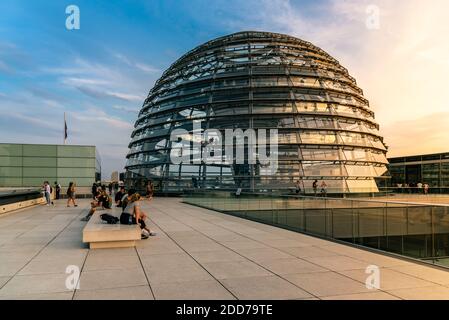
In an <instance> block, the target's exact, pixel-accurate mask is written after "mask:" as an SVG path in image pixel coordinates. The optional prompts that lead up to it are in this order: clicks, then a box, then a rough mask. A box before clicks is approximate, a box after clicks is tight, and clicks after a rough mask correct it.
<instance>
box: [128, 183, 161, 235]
mask: <svg viewBox="0 0 449 320" xmlns="http://www.w3.org/2000/svg"><path fill="white" fill-rule="evenodd" d="M139 200H140V195H139V194H138V193H135V191H134V190H133V189H131V190H129V191H128V204H127V205H126V207H125V208H124V209H123V212H122V214H121V215H120V223H121V224H138V225H139V226H140V229H142V239H147V238H148V236H155V235H156V233H154V232H151V230H150V229H149V228H148V227H147V226H146V224H145V219H146V218H147V215H146V214H145V213H144V212H143V211H142V210H141V208H140V204H139ZM144 231H146V233H145V232H144Z"/></svg>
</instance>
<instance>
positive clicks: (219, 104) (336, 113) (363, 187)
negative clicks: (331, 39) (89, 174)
mask: <svg viewBox="0 0 449 320" xmlns="http://www.w3.org/2000/svg"><path fill="white" fill-rule="evenodd" d="M212 129H213V130H217V131H218V132H219V133H221V136H220V135H219V134H217V135H216V139H214V138H212V139H210V138H208V137H207V136H206V134H205V131H207V130H212ZM238 129H241V130H242V131H245V130H248V129H253V130H257V132H260V131H259V130H264V129H266V130H274V129H276V130H277V135H276V140H277V149H276V148H273V149H271V145H269V144H268V143H266V144H267V145H269V146H266V148H267V149H268V150H267V153H266V155H270V156H275V157H273V158H275V159H276V160H274V161H276V163H275V164H276V165H275V167H276V171H275V172H273V171H270V170H266V166H267V163H265V162H262V161H261V156H262V153H263V152H265V150H264V149H259V145H260V140H258V142H257V143H258V148H257V151H254V149H248V146H249V145H251V143H250V142H249V141H248V140H244V141H245V142H244V143H243V142H241V141H240V142H237V140H234V142H232V143H231V142H230V141H225V140H224V139H223V138H222V137H224V136H225V135H226V130H231V131H232V130H238ZM175 130H176V131H175ZM179 131H183V132H186V133H185V134H184V135H182V136H177V137H174V135H173V133H174V132H179ZM267 132H268V131H267ZM248 136H251V135H247V137H248ZM268 136H269V137H272V136H271V132H270V135H269V134H268V133H266V137H268ZM251 137H253V136H251ZM257 137H258V139H259V138H260V136H257ZM268 141H269V142H271V140H269V139H268V138H266V140H265V142H268ZM208 144H213V145H214V146H215V147H217V146H218V149H219V150H218V151H220V152H217V149H215V151H214V152H215V153H214V154H213V155H214V156H217V154H218V155H219V157H220V159H219V160H222V161H214V162H213V163H212V162H211V161H206V160H205V157H204V155H205V151H206V153H207V154H209V152H210V146H209V149H208ZM229 144H231V145H233V148H234V151H235V150H236V148H237V147H239V145H244V147H245V152H244V156H245V159H246V160H248V161H246V160H245V161H246V162H243V163H242V162H241V161H240V162H238V161H237V159H236V157H235V153H233V154H232V156H231V158H230V159H229V158H228V157H227V155H225V152H226V150H227V149H226V146H228V145H229ZM236 144H237V146H236ZM129 148H130V150H129V153H128V155H127V163H126V170H127V181H128V183H133V184H139V183H142V181H144V180H146V179H151V180H153V181H154V183H155V186H156V190H160V191H167V192H169V191H182V190H184V189H186V188H192V187H194V188H204V189H233V190H235V189H237V188H241V189H242V190H247V191H256V192H257V191H265V190H279V189H291V188H292V187H294V186H295V184H296V183H297V181H299V183H300V185H301V187H302V189H303V190H306V191H308V192H310V191H312V184H313V182H314V181H315V180H318V181H319V184H321V182H322V181H325V182H326V184H327V190H328V192H336V193H346V192H376V191H378V188H377V185H376V182H375V179H376V178H377V177H381V176H382V175H383V174H384V173H385V172H386V170H387V169H386V164H387V163H388V161H387V159H386V156H385V155H386V150H387V148H386V146H385V144H384V142H383V138H382V137H381V136H380V134H379V125H378V124H377V123H376V121H375V119H374V112H373V110H372V109H371V108H370V106H369V102H368V100H367V99H365V98H364V97H363V91H362V90H361V89H360V88H359V87H358V86H357V83H356V80H355V79H354V78H353V77H351V76H350V75H349V73H348V70H347V69H345V68H344V67H343V66H341V65H340V64H339V62H338V61H337V60H336V59H334V58H333V57H331V56H330V55H329V54H328V53H326V52H325V51H323V50H322V49H320V48H318V47H316V46H314V45H313V44H311V43H309V42H306V41H303V40H300V39H297V38H294V37H292V36H288V35H283V34H276V33H268V32H253V31H248V32H239V33H235V34H231V35H228V36H225V37H221V38H218V39H215V40H212V41H209V42H207V43H205V44H203V45H200V46H198V47H197V48H195V49H193V50H191V51H190V52H188V53H186V54H185V55H183V56H182V57H181V58H179V59H178V60H177V61H176V62H174V63H173V64H172V65H171V66H170V67H169V68H168V69H167V70H166V71H165V72H164V73H163V75H162V77H161V78H160V79H159V80H158V81H157V82H156V84H155V86H154V87H153V88H152V89H151V91H150V92H149V94H148V97H147V98H146V99H145V101H144V103H143V106H142V109H141V110H140V112H139V115H138V119H137V121H136V123H135V128H134V131H133V133H132V136H131V142H130V144H129ZM189 150H190V151H189ZM261 150H262V151H261ZM174 155H175V158H176V156H179V155H180V156H181V158H182V159H183V161H181V162H179V161H178V162H174V161H173V156H174ZM251 156H253V158H251ZM254 158H256V160H255V161H250V159H254ZM270 165H272V163H271V162H270ZM267 172H269V174H267Z"/></svg>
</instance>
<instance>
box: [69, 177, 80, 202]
mask: <svg viewBox="0 0 449 320" xmlns="http://www.w3.org/2000/svg"><path fill="white" fill-rule="evenodd" d="M67 198H68V199H67V207H70V202H72V203H73V206H74V207H78V205H77V204H76V203H75V183H73V182H72V181H70V183H69V187H68V188H67Z"/></svg>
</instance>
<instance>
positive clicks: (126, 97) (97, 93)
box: [76, 86, 145, 102]
mask: <svg viewBox="0 0 449 320" xmlns="http://www.w3.org/2000/svg"><path fill="white" fill-rule="evenodd" d="M76 88H77V89H78V90H79V91H81V92H82V93H84V94H85V95H88V96H89V97H92V98H96V99H104V98H114V99H119V100H123V101H131V102H142V101H143V100H144V99H145V97H144V96H139V95H133V94H127V93H123V92H113V91H102V90H98V89H93V88H90V87H86V86H77V87H76Z"/></svg>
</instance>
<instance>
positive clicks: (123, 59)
mask: <svg viewBox="0 0 449 320" xmlns="http://www.w3.org/2000/svg"><path fill="white" fill-rule="evenodd" d="M114 57H116V58H117V59H118V60H120V61H121V62H123V63H124V64H126V65H128V66H130V67H134V68H136V69H138V70H140V71H143V72H146V73H161V70H160V69H159V68H156V67H154V66H151V65H148V64H145V63H142V62H136V61H132V60H131V59H129V58H128V57H126V56H125V55H123V54H121V53H115V54H114Z"/></svg>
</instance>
